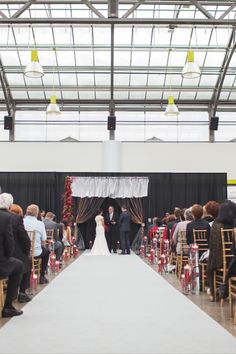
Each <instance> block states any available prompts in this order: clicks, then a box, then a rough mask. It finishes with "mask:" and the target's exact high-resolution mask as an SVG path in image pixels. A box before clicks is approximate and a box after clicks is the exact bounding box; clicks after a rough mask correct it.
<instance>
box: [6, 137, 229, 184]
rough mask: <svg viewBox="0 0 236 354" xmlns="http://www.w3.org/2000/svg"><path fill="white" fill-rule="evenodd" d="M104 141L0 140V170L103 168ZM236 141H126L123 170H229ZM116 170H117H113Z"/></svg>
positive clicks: (96, 170)
mask: <svg viewBox="0 0 236 354" xmlns="http://www.w3.org/2000/svg"><path fill="white" fill-rule="evenodd" d="M103 151H104V150H103V144H102V143H99V142H97V143H81V142H80V143H61V142H58V143H29V142H28V143H23V142H15V143H8V142H1V143H0V171H9V172H10V171H16V172H17V171H57V172H60V171H61V172H72V171H73V172H102V171H103V166H104V164H103ZM235 153H236V144H234V143H218V144H217V143H215V144H210V143H209V144H208V143H185V144H184V143H122V148H121V172H227V173H228V178H229V179H236V163H235ZM111 172H113V171H111Z"/></svg>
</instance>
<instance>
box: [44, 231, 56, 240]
mask: <svg viewBox="0 0 236 354" xmlns="http://www.w3.org/2000/svg"><path fill="white" fill-rule="evenodd" d="M54 232H55V230H54V229H46V235H47V242H48V241H51V240H53V239H54Z"/></svg>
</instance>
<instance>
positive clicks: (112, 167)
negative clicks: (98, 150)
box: [102, 140, 121, 172]
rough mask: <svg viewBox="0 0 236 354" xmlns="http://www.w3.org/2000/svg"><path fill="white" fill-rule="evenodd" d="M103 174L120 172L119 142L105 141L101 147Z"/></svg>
mask: <svg viewBox="0 0 236 354" xmlns="http://www.w3.org/2000/svg"><path fill="white" fill-rule="evenodd" d="M102 152H103V154H102V155H103V156H102V158H103V161H102V170H103V172H121V142H120V141H116V140H107V141H104V142H103V146H102Z"/></svg>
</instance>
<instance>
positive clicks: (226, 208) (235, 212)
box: [207, 200, 236, 301]
mask: <svg viewBox="0 0 236 354" xmlns="http://www.w3.org/2000/svg"><path fill="white" fill-rule="evenodd" d="M235 217H236V204H235V203H233V202H231V201H230V200H229V201H226V202H224V203H222V204H221V205H220V209H219V215H218V217H217V218H216V219H215V221H214V222H213V224H212V228H211V233H210V239H209V251H210V254H209V259H208V263H207V274H208V279H209V285H210V291H211V301H215V300H216V299H215V298H214V294H215V289H214V271H215V270H217V269H219V268H222V267H223V251H222V241H221V229H222V228H223V229H232V228H233V227H234V220H235Z"/></svg>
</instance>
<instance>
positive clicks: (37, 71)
mask: <svg viewBox="0 0 236 354" xmlns="http://www.w3.org/2000/svg"><path fill="white" fill-rule="evenodd" d="M24 74H25V76H27V77H31V78H40V77H42V76H43V75H44V72H43V68H42V66H41V64H40V63H39V57H38V51H37V50H32V51H31V62H30V63H29V64H28V65H27V66H26V68H25V72H24Z"/></svg>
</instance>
